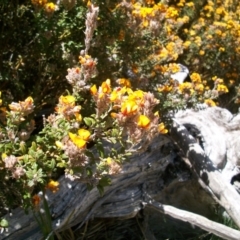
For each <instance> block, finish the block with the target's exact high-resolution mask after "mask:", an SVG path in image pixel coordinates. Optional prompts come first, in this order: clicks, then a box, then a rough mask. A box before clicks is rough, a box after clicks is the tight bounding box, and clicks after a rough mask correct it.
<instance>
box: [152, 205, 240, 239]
mask: <svg viewBox="0 0 240 240" xmlns="http://www.w3.org/2000/svg"><path fill="white" fill-rule="evenodd" d="M147 206H149V207H151V208H153V209H154V210H157V211H159V212H161V213H164V214H167V215H169V216H171V217H173V218H176V219H179V220H181V221H184V222H189V223H191V224H193V225H195V226H198V227H200V228H201V229H204V230H205V231H207V232H211V233H213V234H214V235H216V236H219V237H221V238H223V239H227V240H239V239H240V231H237V230H235V229H232V228H230V227H227V226H225V225H222V224H220V223H216V222H213V221H211V220H208V219H207V218H205V217H202V216H200V215H198V214H195V213H191V212H187V211H184V210H180V209H178V208H175V207H172V206H168V205H164V204H160V203H158V202H152V203H149V204H148V205H147Z"/></svg>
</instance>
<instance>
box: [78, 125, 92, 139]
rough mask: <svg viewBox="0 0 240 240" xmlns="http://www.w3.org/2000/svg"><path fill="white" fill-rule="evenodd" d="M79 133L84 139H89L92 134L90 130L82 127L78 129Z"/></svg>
mask: <svg viewBox="0 0 240 240" xmlns="http://www.w3.org/2000/svg"><path fill="white" fill-rule="evenodd" d="M78 135H79V137H80V138H82V139H83V140H85V141H88V140H89V138H90V136H91V133H90V132H89V131H88V130H86V129H83V128H81V129H79V130H78Z"/></svg>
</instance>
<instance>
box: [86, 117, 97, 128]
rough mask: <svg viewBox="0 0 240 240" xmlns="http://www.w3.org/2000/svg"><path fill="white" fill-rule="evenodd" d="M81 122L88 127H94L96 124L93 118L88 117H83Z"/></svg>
mask: <svg viewBox="0 0 240 240" xmlns="http://www.w3.org/2000/svg"><path fill="white" fill-rule="evenodd" d="M83 121H84V122H85V124H86V125H87V126H89V127H91V126H92V125H94V124H95V123H96V121H95V120H94V119H93V118H90V117H85V118H84V119H83Z"/></svg>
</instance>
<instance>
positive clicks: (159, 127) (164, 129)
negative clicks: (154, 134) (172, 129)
mask: <svg viewBox="0 0 240 240" xmlns="http://www.w3.org/2000/svg"><path fill="white" fill-rule="evenodd" d="M158 132H160V133H161V134H166V133H168V130H167V129H166V128H165V125H164V123H160V124H159V125H158Z"/></svg>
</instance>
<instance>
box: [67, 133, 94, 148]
mask: <svg viewBox="0 0 240 240" xmlns="http://www.w3.org/2000/svg"><path fill="white" fill-rule="evenodd" d="M68 135H69V137H70V139H71V140H72V142H73V143H74V144H75V145H76V146H77V147H78V148H84V147H86V144H87V141H88V140H89V138H90V135H91V134H90V132H89V131H88V130H85V129H79V130H78V135H77V134H74V133H71V132H69V133H68Z"/></svg>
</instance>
